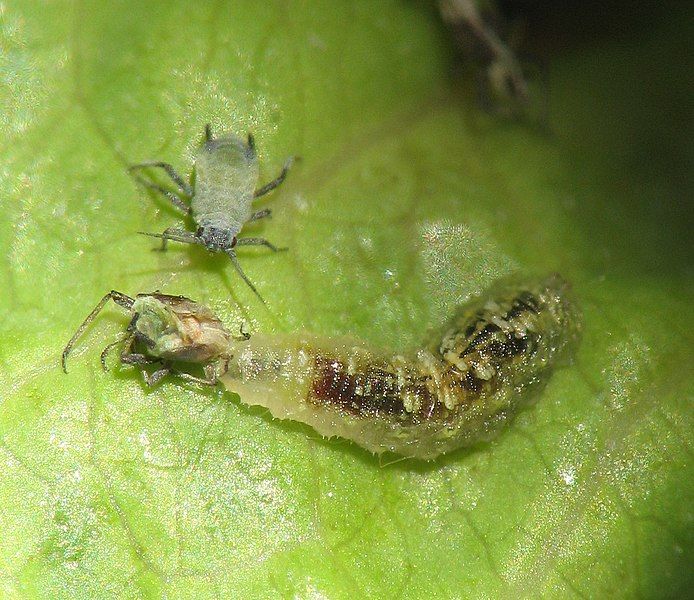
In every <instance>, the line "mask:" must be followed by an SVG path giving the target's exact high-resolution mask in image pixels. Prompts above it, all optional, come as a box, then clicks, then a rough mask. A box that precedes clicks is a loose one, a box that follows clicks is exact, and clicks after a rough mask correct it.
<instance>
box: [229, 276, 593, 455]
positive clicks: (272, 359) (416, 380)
mask: <svg viewBox="0 0 694 600" xmlns="http://www.w3.org/2000/svg"><path fill="white" fill-rule="evenodd" d="M580 329H581V320H580V313H579V311H578V309H577V308H576V306H575V304H574V303H573V301H572V300H571V298H570V286H569V284H568V283H566V282H565V281H564V280H563V279H562V278H561V277H560V276H558V275H552V276H550V277H547V278H545V279H543V280H535V281H529V282H525V283H523V282H505V283H500V284H498V285H496V286H493V287H492V288H491V289H490V290H488V291H487V292H486V293H484V294H482V295H481V296H479V297H478V298H475V299H474V300H472V301H470V302H469V303H467V304H465V305H464V306H462V307H461V308H460V309H459V310H458V311H457V313H456V314H455V316H454V317H453V318H452V320H451V321H450V323H449V324H448V326H447V327H446V328H445V329H444V331H443V335H442V336H436V337H435V339H433V340H431V341H430V342H428V343H427V344H426V345H425V347H424V348H423V349H421V350H418V351H417V352H415V353H413V354H411V355H408V356H404V355H392V354H389V353H387V352H382V351H374V350H373V349H371V348H368V347H366V346H365V345H364V344H363V343H361V342H355V341H353V340H335V339H332V340H331V339H326V338H318V337H316V336H309V335H302V336H293V337H287V338H285V339H284V340H281V339H278V338H276V337H273V338H266V339H263V338H262V337H258V336H255V337H254V339H253V340H252V341H250V342H249V343H248V344H247V345H246V346H245V347H244V348H243V349H242V350H241V351H240V352H239V353H237V354H236V355H235V356H234V357H233V358H232V360H231V362H230V363H229V370H228V372H227V374H226V375H225V376H224V377H223V378H222V381H223V382H224V384H225V385H226V386H227V387H228V388H229V389H231V390H233V391H234V392H237V393H238V394H239V395H240V397H241V400H242V402H244V403H246V404H258V405H262V406H265V407H266V408H268V409H269V410H270V412H271V413H272V414H273V415H274V416H275V417H278V418H281V419H293V420H296V421H302V422H304V423H307V424H309V425H311V426H312V427H313V428H314V429H315V430H316V431H318V432H319V433H320V434H322V435H325V436H334V435H337V436H341V437H344V438H347V439H350V440H353V441H354V442H356V443H357V444H359V445H360V446H362V447H364V448H366V449H367V450H370V451H372V452H375V453H382V452H384V451H391V452H395V453H398V454H401V455H403V456H408V457H416V458H420V459H427V460H429V459H433V458H435V457H437V456H439V455H440V454H443V453H445V452H450V451H451V450H454V449H456V448H459V447H462V446H470V445H472V444H475V443H477V442H479V441H482V440H488V439H490V438H492V437H493V435H494V434H495V433H497V432H498V431H499V430H500V429H501V427H502V426H503V425H504V423H506V422H507V421H508V420H509V419H510V418H511V417H512V416H513V415H514V414H515V413H516V412H518V410H519V409H520V408H521V407H522V406H523V405H525V404H527V403H528V402H529V400H530V399H531V398H532V397H533V395H534V394H535V392H537V390H539V389H540V388H541V387H542V385H543V384H544V383H545V382H546V381H547V379H548V378H549V376H550V374H551V373H552V370H553V368H554V367H555V366H556V365H557V364H559V363H560V362H561V361H562V360H563V359H565V358H566V357H568V356H569V355H570V351H571V350H572V348H573V347H574V345H575V343H576V342H577V340H578V339H579V334H580Z"/></svg>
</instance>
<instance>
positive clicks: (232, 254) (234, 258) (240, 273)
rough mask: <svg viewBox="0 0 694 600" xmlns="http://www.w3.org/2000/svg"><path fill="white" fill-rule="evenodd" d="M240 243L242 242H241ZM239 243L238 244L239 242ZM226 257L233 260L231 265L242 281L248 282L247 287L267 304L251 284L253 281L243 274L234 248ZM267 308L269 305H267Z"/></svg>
mask: <svg viewBox="0 0 694 600" xmlns="http://www.w3.org/2000/svg"><path fill="white" fill-rule="evenodd" d="M239 241H240V240H239ZM237 243H238V242H237ZM225 252H226V255H227V256H228V257H229V258H230V259H231V264H233V265H234V268H235V269H236V272H237V273H238V274H239V275H240V276H241V279H243V280H244V281H245V282H246V285H247V286H248V287H249V288H251V290H252V291H253V293H254V294H255V295H256V296H258V299H259V300H260V301H261V302H262V303H263V304H265V300H263V297H262V296H261V295H260V293H259V292H258V290H257V289H255V286H254V285H253V284H252V283H251V280H250V279H248V277H246V274H245V273H244V272H243V269H242V268H241V265H240V264H239V259H238V258H237V257H236V252H234V250H233V249H232V248H229V249H228V250H225ZM265 306H267V304H265Z"/></svg>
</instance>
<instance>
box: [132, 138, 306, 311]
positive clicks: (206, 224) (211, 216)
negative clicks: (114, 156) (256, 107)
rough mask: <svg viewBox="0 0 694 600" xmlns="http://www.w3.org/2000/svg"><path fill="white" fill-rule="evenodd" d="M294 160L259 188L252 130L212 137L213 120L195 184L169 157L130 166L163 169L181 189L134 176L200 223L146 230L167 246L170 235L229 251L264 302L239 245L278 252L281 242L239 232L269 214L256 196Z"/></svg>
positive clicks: (195, 172) (270, 187) (197, 163)
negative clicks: (238, 253)
mask: <svg viewBox="0 0 694 600" xmlns="http://www.w3.org/2000/svg"><path fill="white" fill-rule="evenodd" d="M292 161H293V158H289V159H288V160H287V161H286V162H285V164H284V167H283V168H282V172H281V173H280V174H279V176H278V177H277V178H275V179H273V180H272V181H271V182H270V183H268V184H266V185H264V186H262V187H260V188H258V189H256V185H257V183H258V176H259V171H258V157H257V155H256V151H255V143H254V141H253V136H252V135H251V134H248V139H247V140H246V141H244V140H242V139H241V138H239V137H236V136H235V135H232V134H225V135H222V136H220V137H216V138H215V137H212V132H211V129H210V126H209V125H206V126H205V142H204V143H203V144H202V146H201V147H200V149H199V150H198V152H197V154H196V156H195V164H194V169H193V176H191V184H188V183H186V182H185V181H184V180H183V178H182V177H181V176H180V175H179V174H178V173H177V172H176V171H175V170H174V168H173V167H172V166H171V165H170V164H169V163H165V162H160V161H151V162H144V163H139V164H135V165H131V166H130V167H129V169H128V170H129V171H130V172H131V173H133V172H135V171H137V170H140V169H146V168H160V169H163V170H164V172H165V173H166V174H167V175H168V176H169V177H170V178H171V180H172V181H173V182H174V184H175V185H176V186H177V187H178V190H179V191H178V192H177V193H175V192H172V191H171V190H167V189H165V188H163V187H162V186H160V185H158V184H156V183H154V182H153V181H149V180H147V179H144V178H143V177H140V176H139V175H135V178H136V179H137V180H138V181H139V182H140V183H142V184H143V185H145V186H146V187H148V188H150V189H152V190H155V191H156V192H159V193H161V194H163V195H164V196H165V197H167V198H168V199H169V200H170V201H171V203H172V204H173V205H174V206H175V207H176V208H178V209H179V210H181V211H183V212H184V213H185V214H186V215H190V216H191V217H192V219H193V222H194V223H195V231H187V230H185V229H179V228H173V227H170V228H169V229H167V230H166V231H164V233H161V234H159V233H144V232H141V233H144V235H148V236H151V237H157V238H161V240H162V246H161V249H162V250H165V249H166V242H167V241H168V240H173V241H176V242H183V243H186V244H198V245H200V246H204V247H205V248H206V249H207V250H209V251H210V252H223V253H225V254H226V255H227V256H228V257H229V258H230V259H231V262H232V264H233V265H234V267H235V268H236V271H237V272H238V273H239V275H240V276H241V278H242V279H243V280H244V281H245V282H246V284H248V286H249V287H250V288H251V290H253V293H254V294H255V295H256V296H258V298H259V299H260V300H261V301H262V302H263V303H264V300H263V298H262V296H261V295H260V294H259V293H258V291H257V290H256V288H255V286H254V285H253V283H251V281H250V280H249V279H248V277H247V276H246V274H245V273H244V272H243V269H242V268H241V265H240V264H239V261H238V258H237V256H236V247H237V246H266V247H268V248H269V249H270V250H272V251H273V252H277V251H278V250H282V248H277V247H276V246H275V245H274V244H271V243H270V242H268V241H267V240H266V239H264V238H260V237H246V238H240V237H238V235H239V233H241V230H242V229H243V227H244V225H245V224H246V223H249V222H251V221H257V220H258V219H262V218H264V217H267V216H269V215H270V213H271V211H270V209H269V208H264V209H262V210H258V211H254V210H253V205H252V203H253V200H254V199H256V198H259V197H261V196H264V195H265V194H267V193H268V192H270V191H272V190H274V189H275V188H276V187H277V186H279V185H280V184H281V183H282V182H283V181H284V178H285V177H286V176H287V172H288V171H289V168H290V167H291V164H292ZM182 196H183V197H182ZM184 198H185V199H184Z"/></svg>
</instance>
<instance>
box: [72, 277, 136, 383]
mask: <svg viewBox="0 0 694 600" xmlns="http://www.w3.org/2000/svg"><path fill="white" fill-rule="evenodd" d="M109 300H113V301H114V302H115V303H116V304H117V305H118V306H122V307H123V308H125V309H126V310H130V309H131V308H132V306H133V303H134V302H135V299H134V298H131V297H130V296H126V295H125V294H123V293H121V292H117V291H116V290H111V291H110V292H109V293H108V294H106V295H105V296H104V297H103V298H102V299H101V300H99V302H98V304H97V305H96V306H95V307H94V309H93V310H92V312H90V313H89V314H88V315H87V318H86V319H85V320H84V321H82V324H81V325H80V326H79V327H78V328H77V331H75V334H74V335H73V336H72V337H71V338H70V341H69V342H68V343H67V346H65V349H64V350H63V355H62V359H61V363H62V365H63V372H64V373H67V357H68V355H69V354H70V352H71V351H72V347H73V346H74V345H75V342H76V341H77V340H78V339H79V338H80V336H81V335H82V334H83V333H84V331H85V329H87V327H89V325H90V324H91V323H92V321H93V320H94V319H96V317H97V315H98V314H99V313H100V312H101V311H102V309H103V308H104V306H105V305H106V303H107V302H108V301H109Z"/></svg>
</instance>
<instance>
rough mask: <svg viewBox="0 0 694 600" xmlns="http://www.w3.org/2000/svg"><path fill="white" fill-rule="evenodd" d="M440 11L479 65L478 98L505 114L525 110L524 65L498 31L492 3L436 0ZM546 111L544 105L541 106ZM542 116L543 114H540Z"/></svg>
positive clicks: (485, 0)
mask: <svg viewBox="0 0 694 600" xmlns="http://www.w3.org/2000/svg"><path fill="white" fill-rule="evenodd" d="M439 11H440V13H441V17H442V18H443V20H444V21H445V22H446V23H447V24H448V25H449V26H450V28H451V30H452V33H453V35H454V38H455V41H456V44H457V46H458V47H459V49H460V50H461V51H462V53H463V54H465V55H469V56H471V57H472V58H473V60H475V62H476V63H477V64H478V66H479V68H480V71H481V77H480V79H479V86H480V99H481V101H482V104H483V105H485V106H488V107H493V108H494V109H495V110H497V111H498V112H501V113H504V114H506V115H514V114H519V113H521V112H523V111H525V110H527V108H528V106H529V103H530V90H529V85H528V81H527V79H526V76H525V73H524V70H523V67H522V66H521V64H520V61H519V60H518V59H517V58H516V56H515V54H514V52H513V51H512V50H511V48H510V47H509V46H508V44H506V43H505V42H504V40H503V39H502V37H501V36H500V34H499V32H498V23H499V21H500V18H499V14H498V11H497V10H496V7H495V3H494V2H493V1H488V0H439ZM542 110H543V111H545V110H546V109H545V107H543V109H542ZM541 118H542V119H544V118H545V115H542V116H541Z"/></svg>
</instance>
